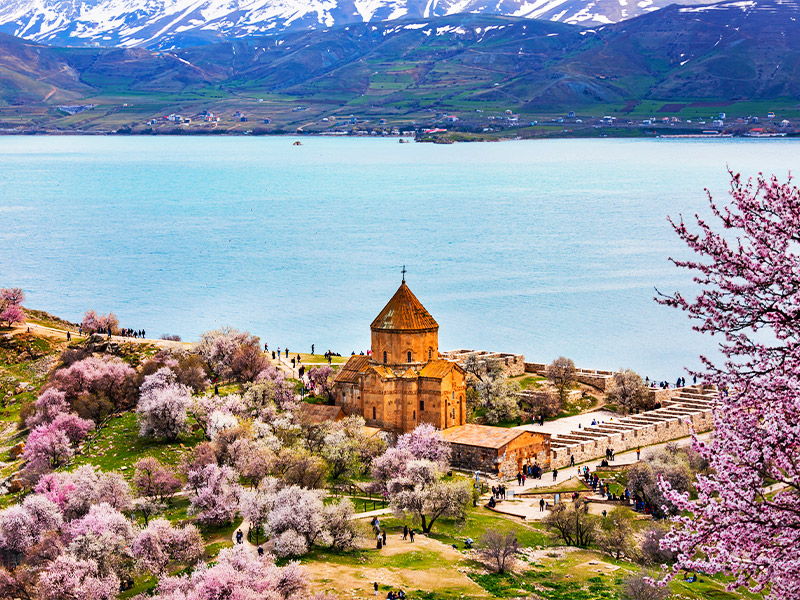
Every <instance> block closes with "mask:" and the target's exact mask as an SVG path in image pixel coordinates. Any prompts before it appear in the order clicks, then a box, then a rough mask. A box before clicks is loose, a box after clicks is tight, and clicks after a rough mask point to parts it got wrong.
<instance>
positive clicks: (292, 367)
mask: <svg viewBox="0 0 800 600" xmlns="http://www.w3.org/2000/svg"><path fill="white" fill-rule="evenodd" d="M292 368H293V369H294V356H293V357H292Z"/></svg>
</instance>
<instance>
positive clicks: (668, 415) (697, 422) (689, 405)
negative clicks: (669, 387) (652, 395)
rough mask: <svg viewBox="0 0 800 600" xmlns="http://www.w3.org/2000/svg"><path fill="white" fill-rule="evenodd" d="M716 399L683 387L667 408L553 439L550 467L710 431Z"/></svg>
mask: <svg viewBox="0 0 800 600" xmlns="http://www.w3.org/2000/svg"><path fill="white" fill-rule="evenodd" d="M715 399H716V390H714V389H713V388H708V387H706V388H704V387H702V386H693V387H691V388H680V389H678V390H674V394H673V396H672V397H671V398H670V400H669V402H668V405H667V406H663V407H662V408H659V409H657V410H651V411H646V412H643V413H639V414H635V415H631V416H629V417H625V418H622V419H619V420H617V421H613V422H609V423H601V424H599V425H595V426H591V427H586V428H583V429H577V430H573V431H570V432H569V433H567V434H559V435H556V436H553V438H552V440H551V450H552V457H551V466H552V467H553V468H560V467H565V466H568V465H569V464H570V458H571V457H575V462H576V463H580V462H584V461H587V460H594V459H597V458H601V457H603V456H605V452H606V449H607V448H613V450H614V451H615V452H624V451H626V450H633V449H636V448H638V447H640V446H649V445H651V444H659V443H663V442H668V441H670V440H674V439H677V438H682V437H686V436H688V435H689V434H690V433H691V432H692V430H694V431H695V432H698V433H700V432H704V431H709V430H710V429H711V428H712V426H713V420H712V417H711V406H712V403H713V402H714V400H715Z"/></svg>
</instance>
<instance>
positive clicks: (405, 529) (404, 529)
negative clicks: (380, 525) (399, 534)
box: [403, 525, 408, 540]
mask: <svg viewBox="0 0 800 600" xmlns="http://www.w3.org/2000/svg"><path fill="white" fill-rule="evenodd" d="M407 539H408V525H403V540H407Z"/></svg>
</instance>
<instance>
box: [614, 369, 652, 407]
mask: <svg viewBox="0 0 800 600" xmlns="http://www.w3.org/2000/svg"><path fill="white" fill-rule="evenodd" d="M606 394H607V396H608V399H609V400H610V401H612V402H614V403H615V404H617V405H618V406H619V407H620V408H621V409H622V410H623V411H624V412H631V411H632V410H633V409H635V408H645V407H646V405H647V387H646V386H645V385H644V381H642V378H641V377H640V376H639V375H638V374H637V373H634V372H633V371H631V370H630V369H623V370H621V371H619V372H618V373H614V376H613V377H612V378H611V387H609V389H608V391H607V392H606Z"/></svg>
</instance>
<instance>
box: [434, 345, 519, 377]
mask: <svg viewBox="0 0 800 600" xmlns="http://www.w3.org/2000/svg"><path fill="white" fill-rule="evenodd" d="M439 354H441V355H442V358H446V359H447V360H452V361H455V362H457V363H459V364H460V365H462V366H463V363H464V361H465V360H466V359H467V356H469V355H470V354H475V355H477V357H478V358H479V359H481V360H482V361H484V365H485V366H484V369H483V372H484V373H485V372H486V368H487V367H488V365H495V364H499V365H500V366H502V368H503V373H504V374H505V376H506V377H516V376H517V375H523V374H524V373H525V356H524V355H522V354H512V353H509V352H487V351H485V350H465V349H464V348H459V349H458V350H450V351H448V352H440V353H439Z"/></svg>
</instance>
